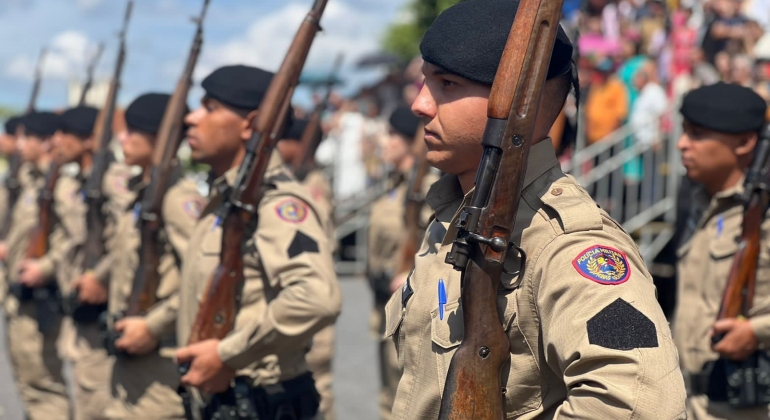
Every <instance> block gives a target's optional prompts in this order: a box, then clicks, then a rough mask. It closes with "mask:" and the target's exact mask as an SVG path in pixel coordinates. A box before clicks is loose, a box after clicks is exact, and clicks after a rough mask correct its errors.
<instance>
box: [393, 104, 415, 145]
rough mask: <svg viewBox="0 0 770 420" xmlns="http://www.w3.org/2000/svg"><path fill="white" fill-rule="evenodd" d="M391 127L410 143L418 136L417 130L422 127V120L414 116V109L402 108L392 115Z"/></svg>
mask: <svg viewBox="0 0 770 420" xmlns="http://www.w3.org/2000/svg"><path fill="white" fill-rule="evenodd" d="M388 121H389V122H390V127H391V128H392V129H393V130H395V131H396V132H397V133H398V134H401V135H402V136H404V137H406V139H407V141H408V142H410V143H411V142H412V140H414V136H415V134H417V128H418V127H419V126H420V118H419V117H417V116H416V115H414V113H413V112H412V109H411V108H410V107H407V106H400V107H398V108H396V110H395V111H393V113H392V114H390V119H389V120H388Z"/></svg>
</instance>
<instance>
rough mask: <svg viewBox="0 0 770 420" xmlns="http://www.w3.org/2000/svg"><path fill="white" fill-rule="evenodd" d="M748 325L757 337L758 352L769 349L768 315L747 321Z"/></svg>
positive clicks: (769, 330) (769, 325)
mask: <svg viewBox="0 0 770 420" xmlns="http://www.w3.org/2000/svg"><path fill="white" fill-rule="evenodd" d="M749 324H750V325H751V328H752V329H753V330H754V335H755V336H756V337H757V342H758V343H759V349H760V350H767V349H770V315H759V316H756V317H753V318H750V319H749Z"/></svg>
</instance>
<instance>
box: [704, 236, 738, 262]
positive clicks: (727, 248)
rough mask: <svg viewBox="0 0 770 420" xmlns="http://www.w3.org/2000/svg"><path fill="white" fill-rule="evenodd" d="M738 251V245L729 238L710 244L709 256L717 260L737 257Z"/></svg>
mask: <svg viewBox="0 0 770 420" xmlns="http://www.w3.org/2000/svg"><path fill="white" fill-rule="evenodd" d="M736 251H738V243H737V242H735V241H733V240H730V239H728V238H722V240H717V241H713V242H711V244H709V254H711V258H713V259H715V260H720V259H723V258H727V257H730V256H732V255H735V252H736Z"/></svg>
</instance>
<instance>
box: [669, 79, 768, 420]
mask: <svg viewBox="0 0 770 420" xmlns="http://www.w3.org/2000/svg"><path fill="white" fill-rule="evenodd" d="M766 109H767V106H766V104H765V102H764V100H763V99H762V98H761V97H760V96H759V95H757V94H756V93H755V92H754V91H752V90H751V89H749V88H745V87H742V86H738V85H732V84H725V83H718V84H716V85H711V86H705V87H702V88H699V89H696V90H694V91H692V92H690V93H689V94H687V95H686V96H685V97H684V99H683V101H682V107H681V113H682V116H683V117H684V124H683V133H682V137H681V138H680V139H679V143H678V144H677V146H678V148H679V150H681V152H682V164H683V165H684V167H685V169H686V170H687V177H688V178H689V179H690V180H692V181H694V182H696V183H697V185H698V188H696V189H695V190H694V195H693V203H694V206H693V207H694V208H695V209H700V210H702V215H701V216H700V217H694V218H692V220H689V222H691V223H692V224H694V229H693V230H692V231H691V232H690V234H689V235H688V236H689V239H687V240H686V242H685V243H684V245H682V246H681V247H680V249H679V251H678V256H679V261H678V263H677V273H678V275H677V278H678V279H679V284H678V299H677V300H678V303H677V309H676V312H675V317H674V338H675V340H676V343H677V347H678V349H679V355H680V358H681V364H682V369H683V371H684V376H685V379H686V380H687V383H688V385H689V386H688V397H689V398H688V399H687V409H688V414H689V418H691V419H696V420H704V419H708V420H713V419H766V418H768V416H769V415H770V410H768V407H767V406H762V407H758V408H747V409H735V408H732V407H731V406H730V405H729V404H728V403H727V402H726V401H719V400H716V401H715V400H712V399H710V397H711V396H713V394H711V395H710V394H709V382H710V372H711V368H710V365H711V363H710V362H714V361H716V360H717V359H718V358H720V357H722V358H726V359H730V360H736V361H741V360H745V359H746V358H747V357H748V356H749V355H751V354H752V353H754V352H755V351H756V350H757V349H766V348H767V346H768V344H770V252H769V251H768V246H767V241H766V238H767V236H766V235H767V231H768V229H770V223H769V222H767V221H765V222H764V223H763V225H762V232H763V235H762V246H761V247H760V256H759V263H758V270H757V275H756V292H755V297H754V302H753V307H752V308H751V311H750V313H749V319H734V318H730V319H725V320H721V321H719V322H715V321H716V318H717V311H718V310H719V307H720V303H721V300H722V294H723V292H724V289H725V286H726V285H727V279H728V277H729V274H730V267H731V265H732V263H733V255H734V254H735V252H736V251H737V247H738V243H737V241H736V238H738V237H740V235H741V229H742V223H743V205H744V203H743V200H742V198H741V196H742V194H743V191H744V188H743V186H744V171H745V170H746V168H748V167H749V165H750V164H751V162H752V158H753V155H754V150H755V149H756V146H757V140H758V135H759V132H760V131H761V130H762V127H763V126H764V123H765V112H766ZM713 334H724V338H723V339H722V340H721V341H720V342H719V343H718V344H716V345H712V344H711V337H712V335H713ZM714 370H715V371H716V370H718V368H714ZM715 381H720V380H718V379H716V378H715ZM712 385H716V386H720V385H725V383H724V379H722V380H721V383H714V384H712ZM715 399H718V397H715Z"/></svg>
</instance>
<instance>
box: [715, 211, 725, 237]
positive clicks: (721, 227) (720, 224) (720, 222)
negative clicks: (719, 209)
mask: <svg viewBox="0 0 770 420" xmlns="http://www.w3.org/2000/svg"><path fill="white" fill-rule="evenodd" d="M724 229H725V218H724V217H722V215H721V214H720V215H719V216H717V238H719V237H721V236H722V231H723V230H724Z"/></svg>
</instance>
